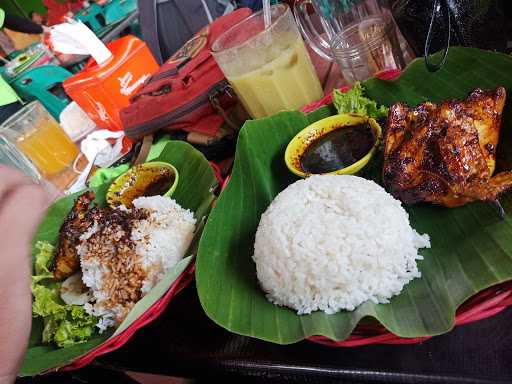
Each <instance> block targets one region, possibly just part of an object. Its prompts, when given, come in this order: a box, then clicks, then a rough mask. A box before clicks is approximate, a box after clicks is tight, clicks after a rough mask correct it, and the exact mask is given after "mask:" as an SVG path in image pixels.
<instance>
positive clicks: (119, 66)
mask: <svg viewBox="0 0 512 384" xmlns="http://www.w3.org/2000/svg"><path fill="white" fill-rule="evenodd" d="M107 48H108V49H109V50H110V52H112V57H111V58H110V59H108V60H107V61H106V62H104V63H102V64H100V65H98V64H97V63H96V62H95V61H93V60H91V61H90V62H89V63H88V64H87V66H86V67H85V68H84V69H83V70H82V71H80V72H79V73H77V74H76V75H74V76H71V77H70V78H68V79H67V80H66V81H64V83H63V84H64V89H65V90H66V92H67V94H68V95H69V96H70V97H71V98H72V99H73V100H74V101H76V103H77V104H78V105H79V106H80V107H81V108H82V109H83V110H84V111H85V112H86V113H87V114H88V115H89V117H90V118H91V119H92V120H93V121H94V122H95V123H96V125H97V126H98V127H100V128H104V129H109V130H112V131H118V130H121V129H123V126H122V124H121V120H120V118H119V111H120V110H121V109H122V108H124V107H126V106H128V105H129V104H130V97H131V96H133V95H134V94H135V93H136V92H137V90H139V88H140V87H141V86H142V85H143V84H144V82H145V81H146V80H147V79H149V78H150V77H151V75H152V74H153V73H155V72H156V71H157V70H158V69H159V65H158V63H157V62H156V60H155V58H154V57H153V55H152V54H151V51H150V50H149V48H148V47H147V46H146V44H145V43H144V42H143V41H142V40H140V39H138V38H136V37H134V36H130V35H128V36H124V37H121V38H120V39H117V40H115V41H113V42H111V43H109V44H107Z"/></svg>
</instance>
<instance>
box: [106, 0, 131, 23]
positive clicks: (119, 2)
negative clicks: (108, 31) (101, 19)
mask: <svg viewBox="0 0 512 384" xmlns="http://www.w3.org/2000/svg"><path fill="white" fill-rule="evenodd" d="M136 9H137V1H135V0H112V1H111V2H110V3H108V4H106V5H105V6H104V14H105V22H106V24H107V25H109V24H114V23H117V22H118V21H121V20H122V19H124V18H125V17H126V16H128V15H129V14H130V13H132V12H133V11H135V10H136Z"/></svg>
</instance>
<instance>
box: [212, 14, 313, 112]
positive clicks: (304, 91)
mask: <svg viewBox="0 0 512 384" xmlns="http://www.w3.org/2000/svg"><path fill="white" fill-rule="evenodd" d="M271 15H272V18H271V20H272V23H271V25H270V27H269V28H268V29H265V26H264V21H263V13H262V12H257V13H255V14H253V15H251V16H250V17H248V18H247V19H245V20H243V21H241V22H240V23H238V24H236V25H234V26H233V27H231V28H230V29H228V30H227V31H226V32H224V33H223V34H222V35H221V36H220V37H219V38H218V39H217V40H216V41H215V42H214V43H213V45H212V54H213V56H214V57H215V60H216V61H217V63H218V64H219V66H220V68H221V69H222V71H223V72H224V75H226V78H227V79H228V80H229V82H230V84H231V86H232V87H233V89H234V90H235V92H236V94H237V95H238V97H239V98H240V100H241V101H242V104H243V105H244V107H245V109H246V110H247V112H249V114H250V115H251V116H252V117H253V118H259V117H264V116H269V115H272V114H274V113H276V112H279V111H282V110H287V109H293V110H295V109H299V108H300V107H302V106H304V105H306V104H308V103H310V102H312V101H315V100H318V99H320V98H321V97H322V96H323V91H322V86H321V85H320V82H319V80H318V76H317V74H316V71H315V68H314V67H313V64H312V63H311V59H310V57H309V54H308V52H307V51H306V47H305V46H304V42H303V41H302V38H301V36H300V33H299V30H298V28H297V25H296V24H295V20H294V18H293V15H292V13H291V11H290V8H289V7H288V6H287V5H285V4H278V5H274V6H272V7H271Z"/></svg>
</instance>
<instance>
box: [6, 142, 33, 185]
mask: <svg viewBox="0 0 512 384" xmlns="http://www.w3.org/2000/svg"><path fill="white" fill-rule="evenodd" d="M0 164H2V165H7V166H9V167H12V168H17V169H19V170H20V171H21V172H23V173H24V174H25V175H27V176H28V177H30V178H31V179H32V180H33V181H34V182H36V183H39V182H40V181H41V175H40V174H39V172H38V171H37V169H36V168H35V167H34V165H33V164H32V163H31V162H30V160H29V159H27V157H26V156H25V155H24V154H23V153H21V151H20V150H19V149H18V148H16V146H15V145H14V144H12V143H10V142H9V140H7V138H5V137H4V136H2V135H0Z"/></svg>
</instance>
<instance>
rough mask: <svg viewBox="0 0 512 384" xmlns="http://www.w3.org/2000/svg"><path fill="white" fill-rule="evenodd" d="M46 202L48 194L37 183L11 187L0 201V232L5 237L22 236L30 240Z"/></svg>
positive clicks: (47, 201)
mask: <svg viewBox="0 0 512 384" xmlns="http://www.w3.org/2000/svg"><path fill="white" fill-rule="evenodd" d="M48 204H49V199H48V196H47V195H46V193H45V191H44V190H43V189H42V188H41V187H40V186H38V185H35V184H18V185H17V186H16V187H14V188H11V190H10V192H9V193H8V194H6V195H4V197H3V199H2V200H1V203H0V233H2V235H5V238H6V239H14V238H17V237H21V236H23V237H24V238H25V239H27V238H28V240H30V239H31V237H32V234H33V232H34V231H35V229H36V227H37V225H38V224H39V221H40V219H41V217H42V215H43V213H44V211H45V210H46V208H47V207H48ZM9 236H10V237H9ZM2 237H4V236H2Z"/></svg>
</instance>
